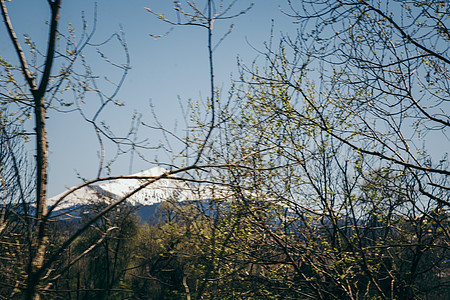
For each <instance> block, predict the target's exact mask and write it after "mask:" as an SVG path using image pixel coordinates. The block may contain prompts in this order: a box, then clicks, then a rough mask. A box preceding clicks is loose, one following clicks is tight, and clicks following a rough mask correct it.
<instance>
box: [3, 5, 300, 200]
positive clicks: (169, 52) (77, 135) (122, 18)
mask: <svg viewBox="0 0 450 300" xmlns="http://www.w3.org/2000/svg"><path fill="white" fill-rule="evenodd" d="M94 3H95V2H94V1H88V0H77V1H68V0H66V1H64V0H63V1H62V9H61V22H60V29H61V30H63V29H64V28H66V27H67V24H68V22H70V23H71V24H72V25H73V27H74V28H75V32H76V34H80V33H81V16H82V11H84V12H85V15H86V20H87V22H88V23H89V24H90V25H92V21H93V12H94V6H95V4H94ZM198 3H200V2H198ZM249 4H250V1H246V0H244V1H237V4H236V9H235V11H238V10H239V9H243V8H245V7H247V6H248V5H249ZM279 5H282V6H285V5H286V1H283V0H280V1H272V0H260V1H257V2H256V3H255V4H254V7H253V9H252V10H251V11H249V12H248V14H247V15H244V16H241V17H239V18H237V19H234V20H232V21H222V22H218V23H216V24H215V28H214V30H215V32H216V38H219V37H220V35H221V33H223V32H226V30H227V28H228V27H229V26H230V24H231V22H233V23H234V24H235V27H234V30H233V32H232V33H231V35H229V36H228V37H227V39H226V40H224V42H223V43H222V44H221V46H220V47H219V48H218V49H217V50H216V52H215V53H214V55H215V71H216V72H215V73H216V85H217V86H218V87H223V88H224V90H226V88H227V87H228V86H229V83H230V75H232V74H234V75H236V74H237V67H236V58H237V56H238V55H239V56H240V57H241V58H242V59H243V60H244V61H246V62H248V63H251V61H252V60H253V59H255V58H256V57H257V56H258V52H257V51H256V50H255V49H259V50H264V41H267V40H268V38H269V36H270V29H271V23H272V21H271V20H272V19H274V20H275V32H279V31H280V30H284V31H285V30H286V28H293V26H292V20H291V19H289V18H287V17H285V16H283V15H282V13H281V12H280V10H279V7H278V6H279ZM145 7H149V8H151V9H153V10H155V11H157V12H161V13H163V14H164V15H166V16H170V15H171V11H172V10H171V7H172V1H170V0H145V1H144V0H133V1H123V0H122V1H120V0H108V1H106V0H100V1H98V2H97V11H98V16H97V18H98V20H97V31H96V35H95V37H94V41H95V42H100V41H103V40H104V39H106V38H107V37H108V36H110V35H111V34H112V33H114V32H117V31H119V30H120V26H122V28H123V31H124V33H125V37H126V40H127V44H128V48H129V54H130V59H131V68H132V69H131V70H130V72H129V75H128V76H127V78H126V81H125V83H124V85H123V86H122V88H121V90H120V92H119V94H118V97H117V99H118V100H119V101H121V102H124V103H125V106H124V107H113V106H111V107H108V108H107V109H106V110H105V111H104V112H103V114H102V117H101V118H100V119H101V120H102V121H104V122H105V123H106V124H109V125H111V127H112V128H113V129H114V130H115V132H117V134H119V135H120V134H121V133H125V132H126V131H127V130H128V128H129V125H130V122H131V121H130V120H131V117H132V115H133V112H138V113H142V115H143V116H142V120H143V121H144V122H146V123H151V121H152V117H151V113H150V109H149V101H150V99H151V100H152V103H153V105H154V107H155V111H156V114H157V115H158V118H159V119H160V120H161V121H162V122H163V124H164V126H166V127H167V129H169V130H171V129H174V128H175V126H176V125H175V124H178V125H177V128H178V130H179V132H180V130H181V129H182V127H183V121H182V114H181V110H180V108H179V100H178V97H179V98H180V99H181V102H182V103H186V102H187V100H188V99H194V100H196V99H200V100H205V99H206V97H207V95H208V94H209V90H208V83H209V77H208V57H207V48H206V47H207V40H206V31H205V30H202V29H200V28H196V27H184V28H181V27H179V28H175V29H174V30H173V31H172V32H171V33H170V34H169V35H168V36H166V37H164V38H158V39H155V38H153V37H151V36H150V34H162V33H165V32H166V31H167V30H168V29H169V28H170V27H169V26H168V25H167V24H164V23H163V22H161V20H158V19H157V18H156V17H155V16H153V15H151V14H150V13H148V12H147V11H146V10H145ZM7 8H8V9H9V13H10V17H11V20H12V22H13V25H14V27H15V29H16V31H17V34H18V35H19V37H20V38H21V40H22V42H23V34H25V33H26V34H28V35H29V36H30V37H31V39H32V40H33V41H34V42H36V44H37V46H38V48H40V49H41V51H45V50H44V49H45V43H46V39H47V25H46V24H45V21H46V20H47V19H48V16H49V10H48V5H47V3H46V1H43V0H42V1H37V0H13V1H11V2H8V3H7ZM2 25H3V24H2ZM293 29H294V28H293ZM0 40H1V41H2V42H1V43H0V55H1V56H2V57H3V58H7V59H8V60H10V61H11V62H13V63H17V61H16V60H15V59H16V58H15V56H14V53H13V51H12V47H11V44H10V43H9V40H8V37H7V35H6V31H5V29H4V26H2V27H1V28H0ZM105 51H107V52H108V55H111V56H112V57H113V58H115V59H117V60H118V61H124V54H123V52H121V48H120V47H119V46H118V44H111V45H110V46H108V48H107V50H105ZM88 54H89V55H92V57H93V58H94V59H93V60H92V68H93V69H94V72H95V73H96V74H98V75H100V76H103V75H109V76H112V77H113V76H114V74H111V73H109V72H110V71H109V69H108V68H106V67H105V65H104V64H99V63H97V61H98V60H97V61H96V60H95V59H96V57H97V56H96V54H95V51H91V52H89V53H88ZM89 55H88V59H89ZM113 79H114V78H113ZM109 88H110V87H109ZM106 89H108V87H107V88H106ZM88 100H89V99H88ZM92 101H94V102H95V101H96V100H95V99H92ZM30 124H31V123H30ZM30 128H32V127H30ZM48 136H49V151H50V155H49V195H50V196H52V195H55V194H57V193H59V192H62V191H63V190H64V189H65V188H66V187H70V186H73V185H76V184H78V183H80V182H81V181H80V179H79V178H78V177H77V176H78V175H77V174H79V175H80V176H81V177H84V178H88V179H90V178H95V176H96V174H97V166H98V146H97V142H96V138H95V134H94V131H93V130H92V129H91V128H90V127H89V126H87V124H86V123H85V122H84V121H83V120H82V119H81V117H80V116H79V114H77V113H70V114H61V113H55V112H50V113H49V119H48ZM145 138H148V139H150V141H151V143H152V144H157V143H158V140H159V139H160V137H159V136H157V135H152V134H149V133H146V132H144V131H143V132H142V135H140V139H145ZM30 144H31V143H30ZM28 146H29V147H30V154H31V155H32V153H31V152H32V150H33V149H34V144H33V145H28ZM109 150H112V148H111V149H109ZM113 153H114V151H109V152H107V159H110V158H111V157H112V154H113ZM155 154H156V155H158V159H159V160H160V161H164V160H167V159H168V158H167V157H164V156H161V152H159V153H158V152H157V153H149V154H148V155H149V157H147V159H148V160H149V161H151V160H153V159H154V156H155ZM150 167H152V165H151V164H150V163H148V162H144V161H142V160H138V159H135V160H134V161H133V164H132V168H131V169H132V170H131V171H132V172H138V171H141V170H144V169H147V168H150ZM111 171H112V174H113V175H121V174H128V173H129V171H130V157H129V155H124V156H123V157H121V158H120V159H118V160H117V162H116V163H115V164H113V165H112V169H111Z"/></svg>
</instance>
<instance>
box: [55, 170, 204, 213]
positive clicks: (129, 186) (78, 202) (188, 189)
mask: <svg viewBox="0 0 450 300" xmlns="http://www.w3.org/2000/svg"><path fill="white" fill-rule="evenodd" d="M165 172H167V170H166V169H164V168H161V167H154V168H151V169H149V170H146V171H143V172H139V173H136V174H133V175H130V176H139V177H154V176H159V175H161V174H163V173H165ZM146 182H147V180H146V179H116V180H111V181H108V182H104V183H101V184H95V185H90V186H86V187H83V188H81V189H79V190H76V191H75V192H73V193H71V194H69V195H68V196H67V197H66V198H65V199H64V200H63V201H62V202H61V203H60V204H59V205H58V207H57V209H56V210H61V209H67V208H72V207H78V206H82V205H89V204H94V203H96V202H98V201H99V200H103V201H111V200H119V199H121V198H122V197H124V196H126V195H127V194H129V193H130V192H132V191H134V190H136V189H137V188H139V187H140V186H142V185H143V184H145V183H146ZM202 190H204V188H203V189H202ZM64 193H65V192H63V193H61V194H59V195H56V196H54V197H52V198H50V199H49V201H48V203H49V205H53V204H54V203H56V201H57V200H58V199H60V198H61V197H62V196H63V195H64ZM201 198H203V197H201ZM201 198H200V194H199V191H198V189H197V188H196V187H194V186H193V185H192V184H189V183H187V182H185V181H181V180H176V179H170V178H167V179H166V178H165V179H160V180H158V181H156V182H154V183H151V184H150V185H148V186H147V187H145V188H143V189H142V190H140V191H138V192H137V193H136V194H134V195H133V196H131V197H130V198H129V199H128V200H127V203H128V204H130V205H153V204H155V203H160V202H161V201H164V200H169V199H171V200H177V201H184V200H200V199H201Z"/></svg>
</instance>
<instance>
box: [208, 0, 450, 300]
mask: <svg viewBox="0 0 450 300" xmlns="http://www.w3.org/2000/svg"><path fill="white" fill-rule="evenodd" d="M289 5H290V8H291V10H290V11H287V10H286V11H285V14H286V15H287V16H289V17H292V18H293V19H294V20H295V22H296V24H299V25H298V26H300V28H301V30H299V31H297V35H296V36H290V35H289V34H285V35H284V36H283V37H282V38H281V41H280V44H278V45H279V47H278V48H274V47H275V46H273V45H276V43H274V42H272V41H271V42H270V43H268V47H267V49H266V52H265V61H264V62H265V63H266V68H261V67H260V66H259V65H258V64H256V63H255V64H253V65H252V66H254V68H250V67H247V66H246V65H245V64H243V63H241V68H242V75H241V77H240V78H239V81H240V83H241V85H239V82H238V83H236V87H235V92H236V95H237V96H236V102H235V107H232V108H229V109H228V111H223V112H222V114H221V115H220V116H219V117H218V119H219V121H218V124H220V125H219V126H218V127H219V128H220V133H221V135H220V136H218V137H217V138H216V139H215V140H214V144H213V146H212V147H211V148H210V151H209V152H208V153H209V156H208V157H207V158H205V159H210V160H211V162H212V161H214V162H217V161H220V162H223V163H222V165H223V166H228V167H227V168H226V171H225V170H224V169H222V170H220V171H217V172H215V173H212V174H211V180H212V181H215V182H223V183H224V184H227V185H229V186H232V187H233V188H234V190H235V193H234V194H233V195H234V200H233V201H235V202H236V203H242V208H243V209H242V210H240V214H239V215H237V214H236V215H235V216H236V217H237V216H239V218H240V220H241V221H242V222H245V223H247V224H251V225H252V228H254V230H255V231H256V232H258V231H259V232H261V236H263V237H264V238H261V239H260V241H261V245H260V247H261V248H263V249H264V248H265V249H271V250H270V251H265V252H263V253H262V254H260V255H257V256H256V257H252V259H253V261H254V262H256V261H263V262H264V263H263V265H264V266H265V267H268V266H280V265H282V264H285V265H287V266H288V267H287V268H286V269H284V270H281V269H279V270H280V273H278V275H277V276H275V278H276V280H278V282H279V283H280V286H282V285H281V283H284V284H285V286H288V289H289V290H290V291H291V292H292V293H294V295H295V296H293V297H294V298H295V297H304V298H316V299H317V298H319V299H328V298H336V299H342V298H348V299H359V298H371V297H376V298H381V299H392V298H397V299H410V298H412V297H432V298H436V299H437V298H439V295H442V294H446V293H448V287H449V278H448V276H447V275H442V274H446V272H447V271H445V270H446V268H448V266H447V265H446V264H445V261H446V260H447V259H448V254H449V253H448V251H449V244H448V238H449V231H448V225H447V223H446V221H443V220H446V219H447V218H448V209H449V207H448V205H449V202H448V200H449V187H448V175H449V173H448V170H447V169H448V159H447V155H446V154H445V153H444V154H443V153H439V154H437V155H438V156H436V154H434V153H431V151H428V150H433V149H430V148H429V147H430V145H433V144H434V143H436V140H435V138H436V137H437V140H439V141H440V142H441V143H443V142H444V141H446V137H445V136H446V131H447V129H448V119H449V115H448V112H447V111H446V109H447V105H446V104H447V102H448V89H447V88H446V86H447V85H448V76H447V75H446V74H447V73H448V70H447V69H448V68H447V67H448V51H447V50H448V39H449V35H448V32H449V31H448V29H447V27H446V25H445V24H447V23H448V17H449V13H448V4H447V3H444V2H415V1H412V2H401V3H397V2H392V3H390V2H389V3H378V2H366V1H355V2H341V1H326V2H324V3H321V4H316V3H315V2H308V1H303V2H301V3H299V4H298V5H297V3H294V2H289ZM393 11H395V12H396V13H395V15H393V14H392V12H393ZM399 12H401V13H399ZM409 20H410V21H409ZM261 70H262V71H261ZM418 140H422V141H424V142H423V144H422V143H419V142H418ZM428 152H430V153H428ZM236 157H240V158H241V159H240V160H239V164H233V163H232V161H233V160H235V158H236ZM279 206H281V207H284V208H285V209H281V208H280V207H279ZM271 212H272V213H273V215H271ZM270 216H273V218H271V217H270ZM231 245H232V244H230V245H228V247H231ZM250 257H251V256H250V255H249V256H247V258H248V259H250ZM220 259H225V258H224V257H220V258H219V260H220ZM274 268H276V267H274ZM266 276H267V275H266ZM213 278H217V277H213ZM247 278H251V276H248V277H247ZM212 280H214V279H212ZM249 280H251V279H249ZM266 280H267V281H266V282H270V281H269V280H268V278H267V277H266ZM268 286H269V285H266V288H268ZM273 287H274V285H272V286H271V288H272V289H271V291H274V292H275V293H281V291H282V290H283V288H280V289H279V290H277V288H273ZM277 295H281V294H277Z"/></svg>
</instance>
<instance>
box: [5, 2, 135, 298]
mask: <svg viewBox="0 0 450 300" xmlns="http://www.w3.org/2000/svg"><path fill="white" fill-rule="evenodd" d="M47 3H48V5H49V10H50V19H49V21H48V24H49V29H48V32H49V34H48V40H47V44H46V46H47V49H46V51H40V50H39V49H37V47H36V45H35V44H34V42H33V41H32V39H31V38H30V37H28V36H25V44H26V45H27V47H28V50H29V52H26V51H25V50H24V49H23V46H22V43H21V41H20V39H19V37H17V35H16V33H15V31H14V28H13V23H12V21H11V19H10V18H9V14H8V10H7V7H6V4H5V1H1V2H0V5H1V12H2V17H3V21H4V25H5V27H6V30H7V32H8V34H9V40H10V42H11V47H12V50H13V52H14V53H15V54H16V56H17V62H18V65H19V66H18V67H16V66H15V65H14V64H11V63H9V62H7V61H6V60H5V59H4V58H0V63H1V67H2V69H1V80H2V82H1V83H2V91H1V94H0V95H1V101H2V105H3V107H5V108H7V107H11V112H13V113H15V115H16V116H17V117H16V120H10V123H11V125H8V127H6V129H5V128H4V127H3V126H2V130H11V129H13V128H14V126H17V125H14V124H16V123H17V122H19V121H20V122H22V121H24V120H26V119H28V118H31V117H33V118H34V123H35V124H34V132H33V135H32V137H33V138H34V140H35V143H36V155H35V162H34V167H35V168H36V172H35V184H34V185H32V186H34V187H35V196H34V200H32V201H30V200H29V198H28V197H29V196H28V195H20V196H19V197H20V201H19V203H21V204H23V208H22V209H23V210H24V211H25V212H26V211H27V205H29V204H30V203H31V202H32V203H34V211H35V212H34V213H33V216H28V215H25V219H24V220H23V221H24V222H25V224H26V226H27V227H28V228H27V229H26V230H27V231H28V232H29V236H28V239H27V240H26V241H25V242H26V243H28V244H29V245H28V246H29V253H28V259H27V262H26V264H27V266H26V269H25V273H26V276H25V282H20V281H18V282H16V284H15V287H16V288H18V289H19V290H22V289H24V290H25V294H26V298H28V299H39V295H40V291H39V289H42V288H44V289H45V287H44V286H42V282H41V280H42V278H43V277H45V276H48V275H49V274H46V273H47V272H48V271H49V270H51V268H50V266H51V265H52V264H53V261H51V260H46V256H47V254H48V251H49V248H48V244H49V233H50V232H49V227H48V226H49V220H50V219H51V210H50V211H49V210H48V204H47V169H48V166H47V159H48V150H47V143H48V142H47V129H46V118H47V115H48V114H47V112H48V110H49V109H52V108H54V106H55V105H56V104H58V105H59V107H62V108H64V107H69V106H71V105H73V104H74V103H76V101H77V100H80V99H83V97H84V96H85V95H86V93H89V92H94V93H98V94H99V96H100V97H101V98H104V97H103V94H102V93H101V92H100V91H98V89H97V88H96V83H95V79H94V77H92V74H91V73H92V72H91V70H90V69H89V67H88V66H87V65H86V62H85V61H84V57H83V55H82V51H83V49H84V48H85V47H86V46H88V45H89V43H90V42H91V40H92V37H93V33H94V31H95V29H94V30H93V31H92V32H87V31H86V27H85V28H84V31H83V32H82V35H81V37H80V40H78V41H77V40H76V37H75V35H74V32H73V30H72V29H71V28H69V31H68V33H67V34H63V33H62V32H61V31H60V30H59V16H60V9H61V1H60V0H55V1H47ZM114 36H115V37H116V38H117V40H119V42H121V43H122V46H123V49H124V50H125V53H126V45H125V44H124V41H123V39H122V38H121V36H120V35H118V34H116V35H114ZM60 41H61V42H60ZM64 42H65V45H64ZM105 61H108V60H107V58H105ZM30 62H31V64H30ZM80 66H81V69H82V70H83V69H84V73H83V72H78V69H77V68H79V67H80ZM56 67H59V68H60V69H59V70H58V71H55V69H56ZM118 68H119V69H121V70H122V72H123V76H122V81H123V78H124V76H126V74H127V71H128V68H129V67H128V65H127V64H123V65H122V66H119V67H118ZM120 85H121V80H119V84H118V87H117V88H120ZM68 89H69V90H71V91H73V92H74V93H75V100H74V102H69V101H64V100H63V98H65V97H66V96H67V93H66V92H65V91H67V90H68ZM114 95H115V93H113V94H112V96H111V97H110V98H108V100H105V101H103V100H102V103H101V105H99V107H98V108H97V109H98V110H97V114H95V115H94V117H93V118H92V119H88V118H86V117H85V119H86V121H88V122H89V123H91V124H92V125H93V127H94V130H96V132H97V133H98V136H99V139H100V136H101V134H102V133H104V131H102V128H100V127H99V126H98V124H97V123H96V117H97V115H98V114H99V113H100V112H101V111H102V110H103V108H104V107H105V106H106V105H107V104H109V103H113V102H114ZM17 107H18V109H17ZM58 109H59V108H56V110H58ZM78 110H79V111H80V112H81V113H82V110H81V109H80V108H79V107H78ZM3 124H5V123H3V122H2V125H3ZM106 136H108V135H106ZM100 142H101V140H100ZM8 149H9V151H10V156H12V157H14V155H16V154H15V150H14V149H13V148H11V147H9V148H8ZM101 167H102V163H100V168H101ZM17 176H18V175H17ZM17 187H18V188H20V180H18V181H17ZM55 258H56V257H53V260H54V259H55Z"/></svg>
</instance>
